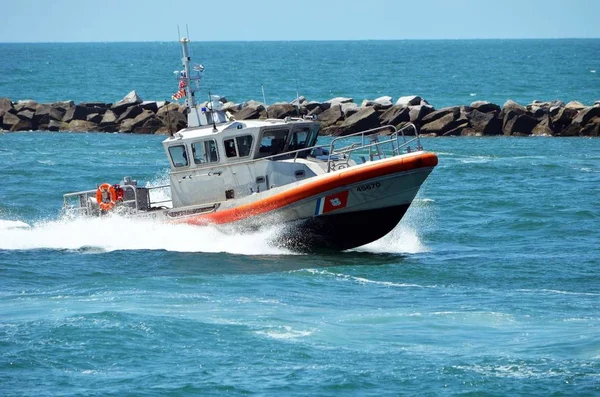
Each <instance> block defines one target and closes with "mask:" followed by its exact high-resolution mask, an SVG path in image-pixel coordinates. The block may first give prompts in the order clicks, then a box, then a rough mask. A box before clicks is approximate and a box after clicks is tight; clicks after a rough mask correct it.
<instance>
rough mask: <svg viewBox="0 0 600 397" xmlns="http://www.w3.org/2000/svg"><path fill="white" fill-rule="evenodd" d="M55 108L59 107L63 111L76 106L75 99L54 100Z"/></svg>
mask: <svg viewBox="0 0 600 397" xmlns="http://www.w3.org/2000/svg"><path fill="white" fill-rule="evenodd" d="M51 106H52V107H53V108H57V109H61V110H62V111H63V113H64V112H65V111H66V110H67V109H69V108H72V107H73V106H75V102H73V101H61V102H54V103H52V105H51Z"/></svg>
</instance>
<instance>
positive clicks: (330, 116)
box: [317, 104, 344, 128]
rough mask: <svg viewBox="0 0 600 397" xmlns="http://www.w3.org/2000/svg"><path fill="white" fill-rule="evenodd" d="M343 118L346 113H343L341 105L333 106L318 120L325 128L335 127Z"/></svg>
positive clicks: (320, 115)
mask: <svg viewBox="0 0 600 397" xmlns="http://www.w3.org/2000/svg"><path fill="white" fill-rule="evenodd" d="M343 118H344V113H342V106H341V105H339V104H338V105H333V106H331V107H330V108H329V109H327V110H325V111H324V112H323V113H321V114H319V115H318V116H317V120H319V122H320V123H321V126H322V127H323V128H326V127H329V126H331V125H334V124H335V123H337V122H338V121H340V120H342V119H343Z"/></svg>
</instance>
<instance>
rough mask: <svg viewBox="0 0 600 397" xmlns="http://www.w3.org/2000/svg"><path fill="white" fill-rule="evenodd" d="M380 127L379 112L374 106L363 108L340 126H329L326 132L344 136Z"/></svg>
mask: <svg viewBox="0 0 600 397" xmlns="http://www.w3.org/2000/svg"><path fill="white" fill-rule="evenodd" d="M377 127H379V114H378V112H377V110H375V109H374V108H372V107H370V108H362V109H360V110H358V111H357V112H356V113H355V114H353V115H352V116H350V117H348V118H347V119H346V120H344V122H343V123H342V124H340V125H339V126H331V127H328V128H327V131H326V133H329V134H330V135H335V136H343V135H349V134H353V133H355V132H361V131H366V130H370V129H373V128H377Z"/></svg>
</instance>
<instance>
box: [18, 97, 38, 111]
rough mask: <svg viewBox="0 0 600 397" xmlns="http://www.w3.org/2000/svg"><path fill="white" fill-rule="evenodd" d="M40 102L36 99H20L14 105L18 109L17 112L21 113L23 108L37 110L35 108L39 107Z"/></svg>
mask: <svg viewBox="0 0 600 397" xmlns="http://www.w3.org/2000/svg"><path fill="white" fill-rule="evenodd" d="M38 105H39V103H37V102H36V101H32V100H25V101H18V102H17V103H16V104H15V105H14V107H15V110H16V111H17V113H20V112H21V111H22V110H31V111H33V112H35V109H37V107H38Z"/></svg>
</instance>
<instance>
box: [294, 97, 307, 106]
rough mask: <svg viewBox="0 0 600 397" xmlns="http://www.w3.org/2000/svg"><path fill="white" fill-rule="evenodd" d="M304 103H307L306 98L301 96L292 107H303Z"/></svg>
mask: <svg viewBox="0 0 600 397" xmlns="http://www.w3.org/2000/svg"><path fill="white" fill-rule="evenodd" d="M304 103H306V98H305V97H303V96H302V95H300V96H299V97H298V98H295V99H294V100H293V101H291V102H290V105H292V106H301V105H303V104H304Z"/></svg>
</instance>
